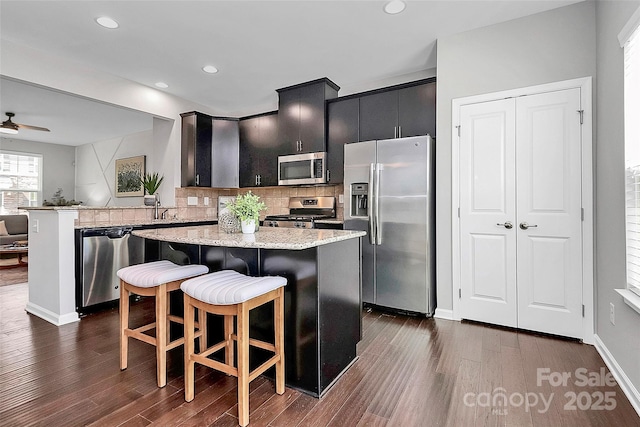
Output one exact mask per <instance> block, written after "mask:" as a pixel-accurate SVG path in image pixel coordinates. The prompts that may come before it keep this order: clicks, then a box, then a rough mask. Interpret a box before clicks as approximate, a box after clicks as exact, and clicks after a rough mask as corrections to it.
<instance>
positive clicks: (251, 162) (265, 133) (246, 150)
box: [239, 111, 280, 187]
mask: <svg viewBox="0 0 640 427" xmlns="http://www.w3.org/2000/svg"><path fill="white" fill-rule="evenodd" d="M278 122H279V121H278V112H277V111H274V112H270V113H265V114H260V115H257V116H251V117H246V118H242V119H240V122H239V128H240V129H239V131H240V162H239V163H240V164H239V168H240V182H239V184H240V187H259V186H272V185H278V155H279V154H280V152H279V150H280V143H279V140H278Z"/></svg>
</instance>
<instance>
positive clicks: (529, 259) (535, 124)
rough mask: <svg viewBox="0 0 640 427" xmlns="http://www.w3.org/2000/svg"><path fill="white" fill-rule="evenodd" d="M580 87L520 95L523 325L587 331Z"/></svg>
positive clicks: (567, 331)
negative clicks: (584, 317) (584, 326)
mask: <svg viewBox="0 0 640 427" xmlns="http://www.w3.org/2000/svg"><path fill="white" fill-rule="evenodd" d="M578 110H580V90H579V89H570V90H564V91H558V92H550V93H544V94H538V95H531V96H526V97H522V98H519V99H518V103H517V123H518V125H517V140H518V160H517V180H518V181H517V183H518V184H517V192H518V202H517V203H518V224H521V223H523V222H526V223H528V224H529V225H535V226H536V227H531V228H528V229H527V230H523V229H521V228H520V227H518V290H519V291H518V293H519V302H518V325H519V327H520V328H523V329H534V330H537V331H541V332H548V333H552V334H558V335H564V336H571V337H581V336H582V219H581V207H582V201H581V194H582V180H581V176H582V170H581V167H582V161H581V142H580V120H579V113H578Z"/></svg>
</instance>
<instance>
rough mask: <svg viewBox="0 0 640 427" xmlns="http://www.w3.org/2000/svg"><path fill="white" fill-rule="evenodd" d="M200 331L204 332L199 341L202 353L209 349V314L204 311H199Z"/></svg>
mask: <svg viewBox="0 0 640 427" xmlns="http://www.w3.org/2000/svg"><path fill="white" fill-rule="evenodd" d="M198 330H199V331H201V332H202V335H200V340H199V341H198V344H199V345H200V353H202V352H203V351H205V350H206V349H207V312H206V311H204V310H202V309H198Z"/></svg>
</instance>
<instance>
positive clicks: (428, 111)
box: [360, 81, 436, 141]
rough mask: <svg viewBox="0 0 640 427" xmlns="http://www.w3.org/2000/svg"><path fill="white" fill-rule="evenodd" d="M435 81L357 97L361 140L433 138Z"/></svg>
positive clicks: (434, 128) (434, 127)
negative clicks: (422, 136) (425, 136)
mask: <svg viewBox="0 0 640 427" xmlns="http://www.w3.org/2000/svg"><path fill="white" fill-rule="evenodd" d="M435 112H436V84H435V81H433V82H428V83H423V84H419V85H412V86H407V87H400V88H397V89H392V90H385V91H383V92H376V93H372V94H370V95H364V96H361V97H360V141H370V140H374V139H390V138H400V137H409V136H418V135H426V134H427V133H428V134H431V135H432V136H434V135H435V130H436V126H435V124H436V123H435V117H436V116H435Z"/></svg>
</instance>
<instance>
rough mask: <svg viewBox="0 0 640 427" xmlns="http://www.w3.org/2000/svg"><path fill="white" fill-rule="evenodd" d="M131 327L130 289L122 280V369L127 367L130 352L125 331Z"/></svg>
mask: <svg viewBox="0 0 640 427" xmlns="http://www.w3.org/2000/svg"><path fill="white" fill-rule="evenodd" d="M128 328H129V291H127V290H126V288H125V282H124V281H123V280H120V369H122V370H124V369H127V354H128V353H129V338H128V337H127V335H126V333H125V331H126V330H127V329H128Z"/></svg>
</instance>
